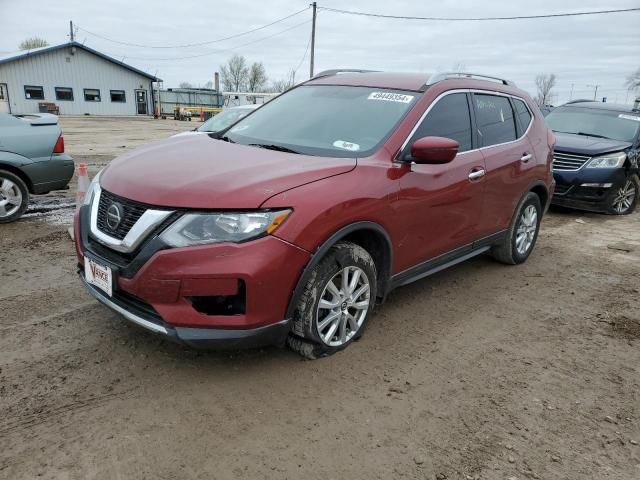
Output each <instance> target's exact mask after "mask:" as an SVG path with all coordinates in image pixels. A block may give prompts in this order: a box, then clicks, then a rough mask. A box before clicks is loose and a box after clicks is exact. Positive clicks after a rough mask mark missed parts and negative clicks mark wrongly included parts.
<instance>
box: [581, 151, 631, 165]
mask: <svg viewBox="0 0 640 480" xmlns="http://www.w3.org/2000/svg"><path fill="white" fill-rule="evenodd" d="M626 159H627V154H626V153H624V152H618V153H608V154H606V155H602V156H601V157H593V158H592V159H591V161H589V163H588V164H587V168H618V167H621V166H622V165H624V161H625V160H626Z"/></svg>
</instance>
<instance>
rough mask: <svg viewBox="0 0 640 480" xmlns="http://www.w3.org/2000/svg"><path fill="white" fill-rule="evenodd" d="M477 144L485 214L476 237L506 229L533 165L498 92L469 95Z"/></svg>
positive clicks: (508, 103) (530, 152)
mask: <svg viewBox="0 0 640 480" xmlns="http://www.w3.org/2000/svg"><path fill="white" fill-rule="evenodd" d="M472 105H473V111H474V115H475V120H476V130H477V136H478V143H479V146H480V148H481V152H482V154H483V156H484V161H485V166H486V180H485V185H486V190H485V193H484V209H485V210H484V211H485V215H484V217H483V219H482V223H481V225H480V226H479V232H478V233H479V236H480V237H486V236H489V235H492V234H494V233H497V232H499V231H501V230H504V229H506V228H508V226H509V223H510V221H511V217H512V215H513V212H514V211H515V208H516V206H517V204H518V201H519V200H520V199H521V198H522V195H524V192H525V191H526V190H527V188H528V185H529V182H530V176H529V175H528V174H527V172H528V171H530V170H531V171H533V168H534V167H535V165H536V162H535V159H534V158H533V150H532V148H531V144H530V143H529V141H528V140H527V138H526V136H525V135H524V131H522V129H521V128H519V126H518V123H517V121H516V117H515V115H514V111H513V106H512V103H511V98H510V97H509V96H507V95H501V94H498V93H478V92H476V93H473V94H472Z"/></svg>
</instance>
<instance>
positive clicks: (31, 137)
mask: <svg viewBox="0 0 640 480" xmlns="http://www.w3.org/2000/svg"><path fill="white" fill-rule="evenodd" d="M73 171H74V164H73V159H72V158H71V157H70V156H69V155H67V154H65V153H64V138H63V137H62V132H61V130H60V127H59V126H58V117H56V116H55V115H50V114H44V113H41V114H33V115H22V116H19V115H9V114H7V113H0V223H8V222H12V221H14V220H17V219H18V218H20V216H21V215H22V214H23V213H24V211H25V210H26V209H27V206H28V205H29V194H42V193H48V192H50V191H51V190H61V189H64V188H66V187H67V185H68V184H69V180H71V177H73Z"/></svg>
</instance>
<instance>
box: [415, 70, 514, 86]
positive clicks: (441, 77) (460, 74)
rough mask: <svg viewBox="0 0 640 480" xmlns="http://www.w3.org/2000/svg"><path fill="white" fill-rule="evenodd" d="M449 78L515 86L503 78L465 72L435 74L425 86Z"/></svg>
mask: <svg viewBox="0 0 640 480" xmlns="http://www.w3.org/2000/svg"><path fill="white" fill-rule="evenodd" d="M450 78H474V79H477V80H489V81H492V82H498V83H501V84H503V85H510V86H512V87H515V86H516V84H515V83H513V82H512V81H511V80H505V79H504V78H498V77H491V76H489V75H482V74H480V73H467V72H442V73H435V74H433V75H431V76H430V77H429V79H428V80H427V83H426V85H433V84H434V83H437V82H441V81H442V80H447V79H450Z"/></svg>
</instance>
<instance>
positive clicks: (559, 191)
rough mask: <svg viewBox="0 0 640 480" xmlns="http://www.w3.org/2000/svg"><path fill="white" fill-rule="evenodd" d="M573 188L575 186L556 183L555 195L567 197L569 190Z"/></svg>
mask: <svg viewBox="0 0 640 480" xmlns="http://www.w3.org/2000/svg"><path fill="white" fill-rule="evenodd" d="M571 188H573V185H560V184H559V183H556V189H555V190H554V192H553V193H554V195H566V194H567V193H569V190H571Z"/></svg>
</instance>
